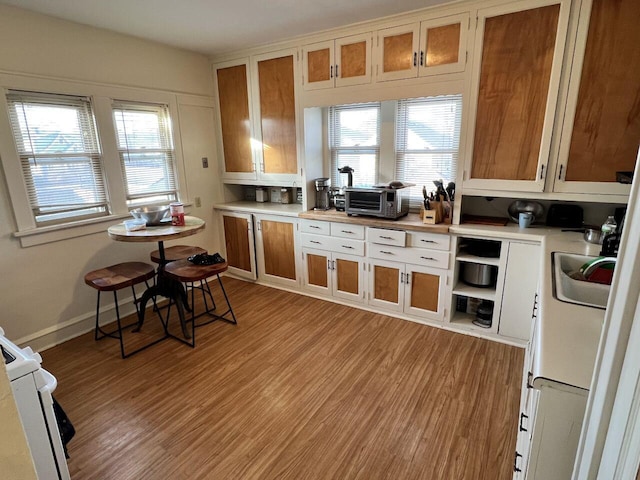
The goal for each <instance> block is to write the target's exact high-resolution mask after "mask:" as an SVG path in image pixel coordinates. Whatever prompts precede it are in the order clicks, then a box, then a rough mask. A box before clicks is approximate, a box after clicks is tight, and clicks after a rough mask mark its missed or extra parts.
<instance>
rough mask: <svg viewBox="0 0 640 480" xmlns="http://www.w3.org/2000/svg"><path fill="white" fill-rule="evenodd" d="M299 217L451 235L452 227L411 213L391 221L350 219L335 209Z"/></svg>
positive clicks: (317, 211)
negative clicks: (430, 223)
mask: <svg viewBox="0 0 640 480" xmlns="http://www.w3.org/2000/svg"><path fill="white" fill-rule="evenodd" d="M298 217H299V218H306V219H309V220H320V221H324V222H340V223H350V224H353V225H364V226H366V227H379V228H391V229H397V230H411V231H417V232H431V233H449V226H450V224H449V223H438V224H436V225H429V224H425V223H422V220H421V219H420V216H419V215H418V214H417V213H410V214H409V215H407V216H405V217H400V218H398V219H397V220H389V219H385V218H376V217H361V216H352V217H350V216H348V215H347V214H346V213H345V212H336V211H335V209H331V210H307V211H306V212H301V213H299V214H298Z"/></svg>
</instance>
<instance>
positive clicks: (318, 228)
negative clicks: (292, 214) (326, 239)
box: [300, 218, 330, 235]
mask: <svg viewBox="0 0 640 480" xmlns="http://www.w3.org/2000/svg"><path fill="white" fill-rule="evenodd" d="M300 225H301V228H302V231H303V232H306V233H315V234H318V235H329V232H330V226H329V225H330V224H329V222H322V221H319V220H307V219H306V218H303V219H302V220H300Z"/></svg>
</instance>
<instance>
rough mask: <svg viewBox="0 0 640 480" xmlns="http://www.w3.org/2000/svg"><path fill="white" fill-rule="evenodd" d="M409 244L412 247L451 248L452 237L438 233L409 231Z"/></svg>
mask: <svg viewBox="0 0 640 480" xmlns="http://www.w3.org/2000/svg"><path fill="white" fill-rule="evenodd" d="M408 237H409V240H408V244H409V246H410V247H418V248H434V249H436V250H449V246H450V244H451V237H450V236H449V235H441V234H438V233H427V232H409V233H408Z"/></svg>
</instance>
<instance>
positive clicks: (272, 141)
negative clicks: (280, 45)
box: [257, 55, 298, 180]
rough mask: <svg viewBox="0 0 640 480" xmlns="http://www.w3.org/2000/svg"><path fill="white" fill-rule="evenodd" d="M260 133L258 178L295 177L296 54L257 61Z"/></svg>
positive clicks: (296, 158) (296, 159) (296, 167)
mask: <svg viewBox="0 0 640 480" xmlns="http://www.w3.org/2000/svg"><path fill="white" fill-rule="evenodd" d="M257 75H258V93H259V99H260V100H259V115H258V117H259V121H260V131H261V142H262V148H261V155H260V157H261V161H260V176H262V177H263V178H265V179H266V178H267V177H269V176H271V178H272V179H273V180H277V179H278V175H280V176H282V175H285V176H286V175H289V176H291V175H294V176H295V175H296V174H297V172H298V151H297V140H296V131H297V128H296V99H295V55H285V56H282V57H276V58H266V59H261V60H258V61H257Z"/></svg>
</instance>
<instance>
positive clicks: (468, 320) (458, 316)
mask: <svg viewBox="0 0 640 480" xmlns="http://www.w3.org/2000/svg"><path fill="white" fill-rule="evenodd" d="M475 318H476V316H475V315H471V314H470V313H464V312H455V313H454V314H453V317H452V318H451V322H450V323H451V324H453V325H457V326H459V327H465V328H467V329H469V330H476V331H478V332H486V333H490V332H495V330H496V329H495V328H494V325H493V321H492V322H491V326H490V327H488V328H485V327H481V326H479V325H476V324H475V323H473V320H474V319H475Z"/></svg>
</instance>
